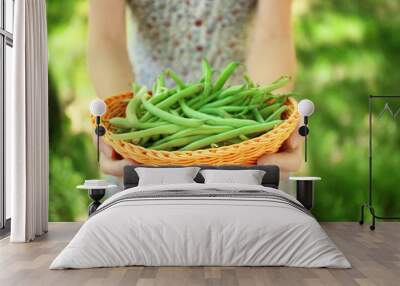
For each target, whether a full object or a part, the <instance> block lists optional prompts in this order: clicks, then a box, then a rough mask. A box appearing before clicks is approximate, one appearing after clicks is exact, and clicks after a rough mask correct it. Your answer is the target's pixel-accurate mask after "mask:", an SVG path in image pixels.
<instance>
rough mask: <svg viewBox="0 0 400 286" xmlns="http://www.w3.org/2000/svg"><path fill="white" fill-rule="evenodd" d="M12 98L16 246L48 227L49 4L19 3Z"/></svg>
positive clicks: (10, 167)
mask: <svg viewBox="0 0 400 286" xmlns="http://www.w3.org/2000/svg"><path fill="white" fill-rule="evenodd" d="M14 21H15V22H14V29H15V30H14V49H13V50H14V64H15V65H14V72H13V92H12V96H11V97H10V98H7V99H6V108H7V110H6V126H7V129H6V150H7V152H6V164H7V170H6V187H7V188H10V190H11V194H12V195H11V236H10V241H12V242H27V241H31V240H33V239H35V237H36V236H40V235H42V234H43V233H45V232H47V225H48V104H47V103H48V85H47V83H48V82H47V80H48V78H47V24H46V3H45V0H18V1H15V18H14Z"/></svg>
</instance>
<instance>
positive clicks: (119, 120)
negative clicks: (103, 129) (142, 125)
mask: <svg viewBox="0 0 400 286" xmlns="http://www.w3.org/2000/svg"><path fill="white" fill-rule="evenodd" d="M109 122H110V123H111V124H112V125H114V126H115V127H119V128H132V127H133V125H132V124H131V123H130V122H129V121H128V119H126V118H123V117H113V118H110V119H109Z"/></svg>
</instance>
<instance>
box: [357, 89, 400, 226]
mask: <svg viewBox="0 0 400 286" xmlns="http://www.w3.org/2000/svg"><path fill="white" fill-rule="evenodd" d="M385 98H386V99H393V98H397V99H400V96H376V95H375V96H374V95H370V96H369V98H368V106H369V114H368V116H369V117H368V121H369V174H368V202H367V203H365V204H363V205H362V206H361V219H360V221H359V223H360V224H364V209H365V208H367V209H369V211H370V213H371V216H372V224H371V225H370V227H369V228H370V229H371V230H374V229H375V220H376V219H386V220H400V217H383V216H378V215H376V213H375V209H374V207H373V204H372V101H373V100H374V99H385Z"/></svg>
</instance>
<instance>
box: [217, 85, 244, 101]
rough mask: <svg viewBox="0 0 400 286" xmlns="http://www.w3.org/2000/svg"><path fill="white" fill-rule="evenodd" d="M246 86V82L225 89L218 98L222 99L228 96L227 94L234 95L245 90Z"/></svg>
mask: <svg viewBox="0 0 400 286" xmlns="http://www.w3.org/2000/svg"><path fill="white" fill-rule="evenodd" d="M244 88H245V85H244V84H241V85H235V86H231V87H228V88H227V89H224V90H223V91H222V92H221V93H220V94H219V95H218V98H219V99H221V98H224V97H227V96H233V95H235V94H237V93H239V92H241V91H243V89H244Z"/></svg>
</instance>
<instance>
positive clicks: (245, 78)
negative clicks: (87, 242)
mask: <svg viewBox="0 0 400 286" xmlns="http://www.w3.org/2000/svg"><path fill="white" fill-rule="evenodd" d="M243 78H244V81H245V82H246V84H247V86H248V87H249V88H252V87H256V84H255V83H254V82H253V81H252V80H251V78H250V76H249V75H248V74H247V73H245V74H244V75H243Z"/></svg>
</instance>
